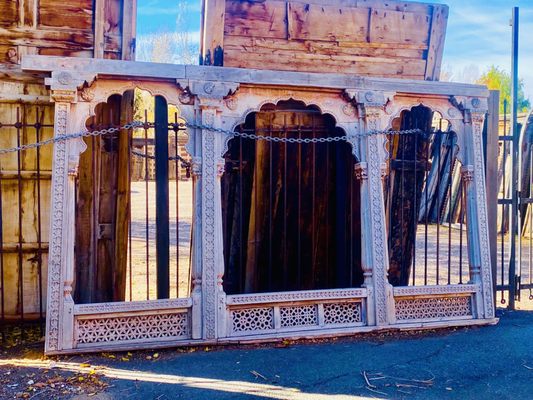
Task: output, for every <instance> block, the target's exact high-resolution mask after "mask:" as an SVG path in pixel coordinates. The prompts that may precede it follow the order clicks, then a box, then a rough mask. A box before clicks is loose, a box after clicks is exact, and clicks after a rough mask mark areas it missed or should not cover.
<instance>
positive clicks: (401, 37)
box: [368, 9, 431, 45]
mask: <svg viewBox="0 0 533 400" xmlns="http://www.w3.org/2000/svg"><path fill="white" fill-rule="evenodd" d="M430 22H431V15H428V14H418V13H408V12H400V11H384V10H377V9H372V10H371V12H370V29H369V36H368V37H369V41H371V42H378V43H413V44H421V45H427V44H428V43H429V26H430Z"/></svg>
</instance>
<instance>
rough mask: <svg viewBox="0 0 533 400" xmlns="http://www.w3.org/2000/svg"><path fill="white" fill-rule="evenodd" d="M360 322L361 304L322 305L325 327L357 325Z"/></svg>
mask: <svg viewBox="0 0 533 400" xmlns="http://www.w3.org/2000/svg"><path fill="white" fill-rule="evenodd" d="M362 321H363V318H362V315H361V303H326V304H324V324H325V325H341V324H342V325H346V324H357V323H361V322H362Z"/></svg>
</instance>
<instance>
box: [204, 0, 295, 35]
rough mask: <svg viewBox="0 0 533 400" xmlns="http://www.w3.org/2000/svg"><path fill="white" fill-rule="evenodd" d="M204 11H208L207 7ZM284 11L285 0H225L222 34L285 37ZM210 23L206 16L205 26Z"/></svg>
mask: <svg viewBox="0 0 533 400" xmlns="http://www.w3.org/2000/svg"><path fill="white" fill-rule="evenodd" d="M206 11H207V12H209V10H208V9H207V10H206ZM286 13H287V9H286V3H285V1H275V0H273V1H265V2H241V1H239V0H229V1H226V12H225V19H224V23H223V24H222V26H224V34H225V35H241V36H253V37H264V38H278V39H286V38H287V22H286ZM213 23H214V22H213ZM210 24H211V22H210V18H209V16H208V17H207V18H206V26H212V25H210ZM206 35H207V32H206Z"/></svg>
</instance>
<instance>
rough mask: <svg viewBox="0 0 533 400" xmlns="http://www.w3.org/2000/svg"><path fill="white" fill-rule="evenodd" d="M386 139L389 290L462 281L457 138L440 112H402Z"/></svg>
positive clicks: (463, 248) (462, 206)
mask: <svg viewBox="0 0 533 400" xmlns="http://www.w3.org/2000/svg"><path fill="white" fill-rule="evenodd" d="M392 129H393V130H411V129H418V130H419V131H418V132H415V133H410V134H402V135H394V134H390V135H388V143H387V147H388V148H387V150H388V152H389V160H388V174H387V177H386V179H385V182H384V191H385V203H386V218H387V232H388V248H389V271H388V278H389V282H390V283H391V284H392V285H394V286H408V285H443V284H444V285H445V284H457V283H459V284H460V283H466V282H467V281H468V273H469V271H468V262H467V261H468V256H467V254H468V253H467V250H466V245H467V240H466V229H465V226H464V224H465V222H466V216H465V212H466V210H465V199H464V191H463V182H462V179H461V171H460V165H459V162H458V161H457V158H456V157H457V153H458V150H459V148H458V143H457V135H456V133H455V132H454V131H453V129H452V126H451V124H450V123H449V121H447V120H445V119H444V118H443V117H442V115H440V113H438V112H435V111H433V110H431V109H430V108H428V107H425V106H422V105H419V106H416V107H413V108H411V109H410V110H404V111H402V113H401V114H400V116H399V117H398V118H396V119H395V120H394V121H393V124H392Z"/></svg>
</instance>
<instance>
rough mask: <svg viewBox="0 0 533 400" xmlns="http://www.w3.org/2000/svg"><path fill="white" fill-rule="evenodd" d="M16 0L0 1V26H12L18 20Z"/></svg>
mask: <svg viewBox="0 0 533 400" xmlns="http://www.w3.org/2000/svg"><path fill="white" fill-rule="evenodd" d="M17 3H18V2H17V1H0V26H1V27H14V26H16V25H17V22H18V21H19V10H18V7H17Z"/></svg>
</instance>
